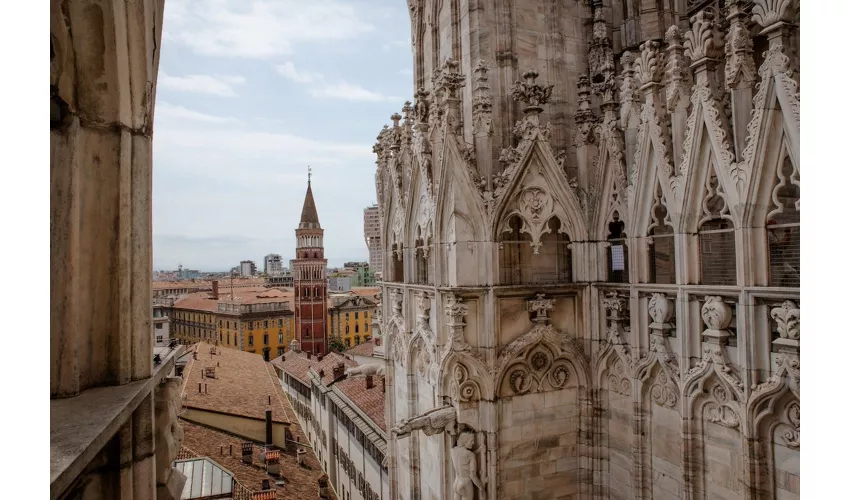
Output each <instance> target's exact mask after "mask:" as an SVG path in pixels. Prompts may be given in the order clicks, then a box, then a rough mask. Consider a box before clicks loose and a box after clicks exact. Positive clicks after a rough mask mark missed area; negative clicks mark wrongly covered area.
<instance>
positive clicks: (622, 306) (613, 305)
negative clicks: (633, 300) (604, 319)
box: [602, 292, 628, 321]
mask: <svg viewBox="0 0 850 500" xmlns="http://www.w3.org/2000/svg"><path fill="white" fill-rule="evenodd" d="M602 306H603V307H604V308H605V311H607V313H608V319H610V320H612V321H619V320H621V319H622V318H623V316H624V314H625V312H626V311H627V310H628V301H627V297H626V296H624V295H623V294H620V293H617V292H611V293H607V294H605V297H603V298H602Z"/></svg>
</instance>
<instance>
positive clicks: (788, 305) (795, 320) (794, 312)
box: [770, 300, 800, 353]
mask: <svg viewBox="0 0 850 500" xmlns="http://www.w3.org/2000/svg"><path fill="white" fill-rule="evenodd" d="M770 317H771V318H773V320H774V321H776V326H777V331H778V332H779V338H778V339H776V340H774V341H773V345H775V346H778V347H779V351H780V352H786V353H796V352H799V349H800V309H799V308H798V307H797V304H795V303H793V302H791V301H790V300H786V301H785V302H783V303H782V305H780V306H779V307H774V308H773V309H771V310H770Z"/></svg>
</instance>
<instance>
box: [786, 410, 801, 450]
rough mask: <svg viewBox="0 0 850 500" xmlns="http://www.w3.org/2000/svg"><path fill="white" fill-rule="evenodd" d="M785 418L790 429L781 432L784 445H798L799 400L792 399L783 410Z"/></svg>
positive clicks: (794, 446) (792, 446)
mask: <svg viewBox="0 0 850 500" xmlns="http://www.w3.org/2000/svg"><path fill="white" fill-rule="evenodd" d="M785 418H786V419H787V420H788V422H789V423H790V429H788V430H787V431H785V432H784V433H783V434H782V439H783V440H784V441H785V444H786V446H788V447H790V448H799V447H800V402H799V401H794V402H793V403H791V404H789V405H788V408H787V409H786V410H785Z"/></svg>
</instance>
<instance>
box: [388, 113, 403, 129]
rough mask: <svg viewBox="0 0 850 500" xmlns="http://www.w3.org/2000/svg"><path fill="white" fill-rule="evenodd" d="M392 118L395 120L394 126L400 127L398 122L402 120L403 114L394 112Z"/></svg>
mask: <svg viewBox="0 0 850 500" xmlns="http://www.w3.org/2000/svg"><path fill="white" fill-rule="evenodd" d="M390 120H392V121H393V128H398V122H400V121H401V115H400V114H398V113H393V114H392V115H390Z"/></svg>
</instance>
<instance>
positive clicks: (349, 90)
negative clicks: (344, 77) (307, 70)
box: [308, 82, 400, 102]
mask: <svg viewBox="0 0 850 500" xmlns="http://www.w3.org/2000/svg"><path fill="white" fill-rule="evenodd" d="M308 92H309V94H310V95H311V96H313V97H318V98H325V99H340V100H345V101H368V102H379V101H398V100H400V98H399V97H393V96H386V95H384V94H381V93H378V92H372V91H371V90H366V89H364V88H363V87H361V86H360V85H356V84H351V83H347V82H339V83H333V84H326V85H322V86H320V87H314V88H311V89H310V90H308Z"/></svg>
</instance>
